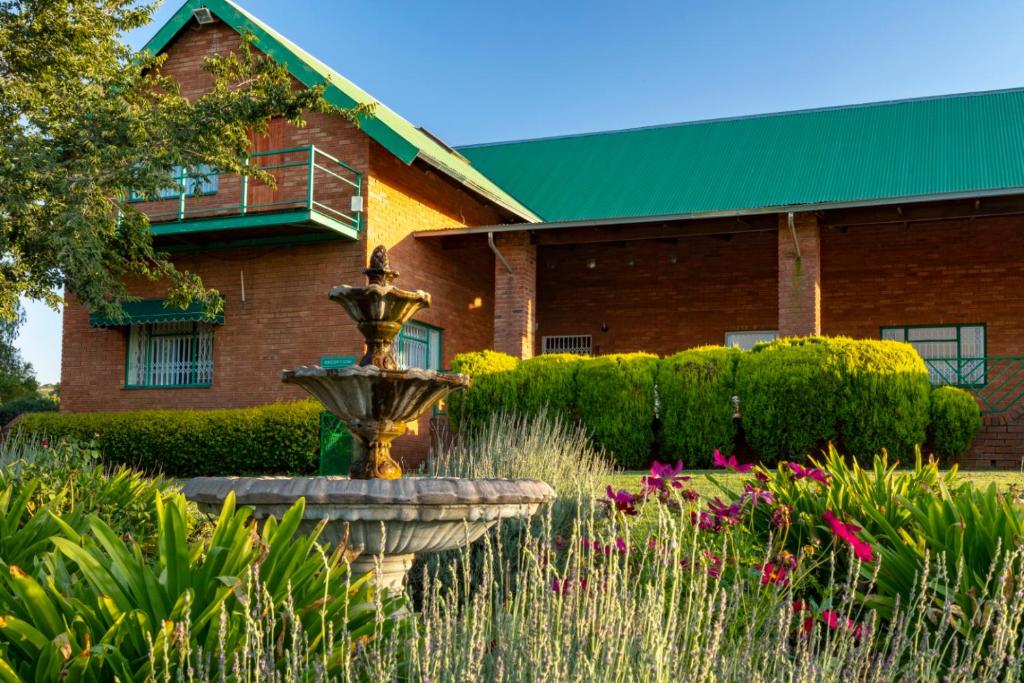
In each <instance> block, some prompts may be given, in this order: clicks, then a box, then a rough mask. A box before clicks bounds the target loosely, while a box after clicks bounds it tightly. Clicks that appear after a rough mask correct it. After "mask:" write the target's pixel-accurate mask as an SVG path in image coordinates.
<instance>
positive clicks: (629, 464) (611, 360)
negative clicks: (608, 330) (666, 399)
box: [576, 353, 658, 469]
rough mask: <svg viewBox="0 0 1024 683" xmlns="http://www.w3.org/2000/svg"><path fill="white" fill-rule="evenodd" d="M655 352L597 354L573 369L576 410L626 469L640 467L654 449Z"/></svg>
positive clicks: (596, 439) (601, 445) (597, 441)
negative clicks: (652, 353) (575, 386)
mask: <svg viewBox="0 0 1024 683" xmlns="http://www.w3.org/2000/svg"><path fill="white" fill-rule="evenodd" d="M657 364H658V357H657V356H653V355H651V354H646V353H631V354H621V355H609V356H598V357H596V358H592V359H589V360H587V361H585V362H583V363H581V364H580V366H579V369H578V370H577V371H576V385H577V393H576V410H577V412H578V413H579V417H580V421H581V422H582V423H583V424H584V425H585V426H586V428H587V431H588V432H589V433H590V435H591V438H593V440H594V443H595V445H596V446H597V447H598V448H601V449H603V450H604V451H605V452H607V453H608V454H609V455H610V456H611V457H612V459H613V460H614V461H615V463H616V464H617V465H620V466H621V467H624V468H626V469H637V468H642V467H644V466H646V465H647V464H648V462H649V459H650V453H651V450H652V449H653V448H654V379H655V374H656V371H657Z"/></svg>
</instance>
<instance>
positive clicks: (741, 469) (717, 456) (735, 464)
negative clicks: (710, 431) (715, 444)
mask: <svg viewBox="0 0 1024 683" xmlns="http://www.w3.org/2000/svg"><path fill="white" fill-rule="evenodd" d="M711 461H712V463H713V464H714V466H715V467H721V468H723V469H727V470H732V471H733V472H738V473H740V474H745V473H746V472H749V471H750V470H752V469H754V466H753V465H751V464H750V463H747V464H746V465H741V464H739V461H738V460H737V459H736V456H735V455H730V456H729V457H728V458H726V457H725V456H724V455H722V451H720V450H718V449H717V448H716V449H715V452H714V453H712V454H711Z"/></svg>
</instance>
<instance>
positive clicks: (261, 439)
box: [20, 401, 323, 477]
mask: <svg viewBox="0 0 1024 683" xmlns="http://www.w3.org/2000/svg"><path fill="white" fill-rule="evenodd" d="M322 410H323V408H322V407H321V406H320V404H319V403H316V402H315V401H299V402H296V403H275V404H273V405H267V406H260V407H257V408H240V409H235V410H140V411H134V412H127V413H32V414H29V415H26V416H25V417H24V418H23V419H22V422H21V424H20V427H21V428H22V429H23V430H25V431H27V432H30V433H31V432H35V433H38V434H41V435H46V436H48V437H50V438H51V439H59V438H62V437H66V438H68V439H73V440H77V441H89V440H91V439H93V438H95V439H96V440H97V442H98V443H99V450H100V454H101V457H102V458H103V460H104V461H105V462H108V463H115V464H124V465H129V466H132V467H136V468H139V469H142V470H145V471H160V472H163V473H165V474H167V475H169V476H173V477H195V476H215V475H236V474H257V473H258V474H284V473H312V472H315V471H316V468H317V463H318V461H319V453H320V412H321V411H322Z"/></svg>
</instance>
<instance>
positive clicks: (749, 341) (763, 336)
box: [725, 330, 779, 351]
mask: <svg viewBox="0 0 1024 683" xmlns="http://www.w3.org/2000/svg"><path fill="white" fill-rule="evenodd" d="M778 336H779V332H778V330H746V331H743V332H726V333H725V345H726V346H729V347H732V346H738V347H740V348H741V349H743V350H744V351H749V350H750V349H752V348H753V347H754V344H760V343H761V342H770V341H775V340H776V339H777V338H778Z"/></svg>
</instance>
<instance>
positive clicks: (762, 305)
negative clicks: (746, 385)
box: [537, 232, 778, 354]
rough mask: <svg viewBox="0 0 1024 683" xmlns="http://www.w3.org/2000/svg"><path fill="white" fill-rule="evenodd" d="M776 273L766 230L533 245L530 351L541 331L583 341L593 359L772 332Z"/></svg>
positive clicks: (773, 246)
mask: <svg viewBox="0 0 1024 683" xmlns="http://www.w3.org/2000/svg"><path fill="white" fill-rule="evenodd" d="M591 259H593V261H594V266H595V267H594V268H588V267H587V263H588V261H589V260H591ZM673 261H674V262H673ZM630 263H632V265H630ZM776 268H777V262H776V236H775V233H773V232H772V233H768V232H766V233H747V234H737V235H734V236H733V237H732V239H730V240H726V239H722V238H716V237H689V238H681V239H679V240H678V242H662V241H655V240H647V241H636V242H625V243H621V244H619V245H612V244H597V245H588V246H582V245H581V246H574V247H573V246H570V247H541V248H540V250H539V254H538V263H537V320H538V323H539V327H538V330H537V344H538V352H539V348H540V346H539V345H540V340H541V337H542V336H544V335H563V334H590V335H593V339H594V351H595V353H621V352H629V351H649V352H652V353H657V354H671V353H674V352H676V351H680V350H682V349H686V348H690V347H693V346H699V345H702V344H722V343H724V342H725V333H726V332H727V331H736V330H762V329H775V328H776V327H777V325H778V313H777V311H778V287H777V278H776ZM602 323H604V324H606V325H607V328H608V329H607V332H605V331H602V329H601V325H602Z"/></svg>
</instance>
